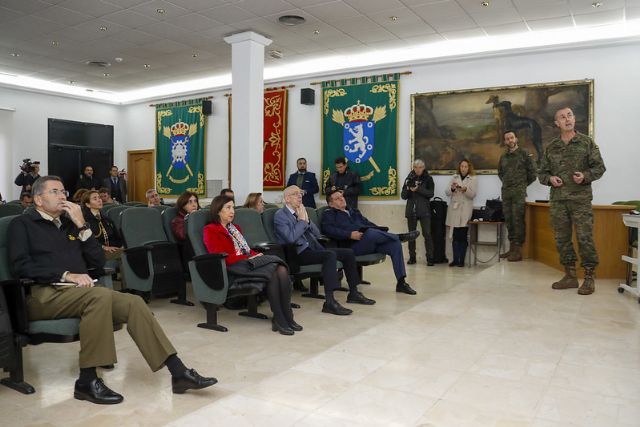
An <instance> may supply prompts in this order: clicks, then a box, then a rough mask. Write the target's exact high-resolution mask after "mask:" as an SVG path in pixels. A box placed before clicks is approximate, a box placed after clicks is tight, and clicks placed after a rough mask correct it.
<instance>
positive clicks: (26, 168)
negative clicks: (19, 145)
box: [20, 159, 40, 173]
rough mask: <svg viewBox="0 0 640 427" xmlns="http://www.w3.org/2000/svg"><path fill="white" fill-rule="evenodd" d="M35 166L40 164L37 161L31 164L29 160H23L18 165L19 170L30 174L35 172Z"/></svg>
mask: <svg viewBox="0 0 640 427" xmlns="http://www.w3.org/2000/svg"><path fill="white" fill-rule="evenodd" d="M36 165H38V166H40V162H39V161H37V160H36V161H33V162H32V161H31V159H24V160H23V161H22V164H21V165H20V170H21V171H22V172H24V173H30V172H33V171H34V170H35V166H36Z"/></svg>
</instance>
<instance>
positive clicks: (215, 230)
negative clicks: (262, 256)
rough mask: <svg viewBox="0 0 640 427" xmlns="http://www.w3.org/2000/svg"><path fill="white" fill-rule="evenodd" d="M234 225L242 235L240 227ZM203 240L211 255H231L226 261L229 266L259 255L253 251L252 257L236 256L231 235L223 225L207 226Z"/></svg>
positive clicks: (213, 224)
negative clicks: (223, 253) (222, 253)
mask: <svg viewBox="0 0 640 427" xmlns="http://www.w3.org/2000/svg"><path fill="white" fill-rule="evenodd" d="M233 225H235V226H236V228H237V229H238V231H239V232H240V233H241V234H242V230H241V229H240V226H238V225H236V224H233ZM202 239H203V240H204V245H205V246H206V247H207V251H208V252H209V253H221V252H225V253H227V254H228V255H229V256H228V257H226V258H225V259H224V260H225V262H226V263H227V266H230V265H231V264H235V263H236V262H238V261H240V260H243V259H247V258H249V257H250V256H253V255H257V254H258V252H256V251H254V250H253V249H252V250H251V255H236V248H235V246H234V245H233V239H232V238H231V234H229V232H228V231H227V229H226V228H225V227H224V226H223V225H222V224H215V223H212V224H207V225H206V226H205V227H204V230H203V235H202Z"/></svg>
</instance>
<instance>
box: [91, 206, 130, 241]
mask: <svg viewBox="0 0 640 427" xmlns="http://www.w3.org/2000/svg"><path fill="white" fill-rule="evenodd" d="M82 215H83V216H84V220H85V221H87V224H89V227H90V228H91V232H92V233H93V237H94V238H95V239H97V240H98V243H100V245H101V246H102V245H105V246H113V247H115V248H121V247H122V246H123V244H122V237H120V233H118V230H117V229H116V226H115V225H114V224H113V222H112V221H111V220H110V219H109V218H107V216H106V215H103V214H102V213H101V214H100V221H98V218H96V217H95V216H94V215H93V213H91V209H88V208H86V207H83V208H82ZM101 222H102V228H103V229H104V230H105V231H106V232H107V238H106V239H105V236H104V232H103V230H102V229H101V228H100V223H101ZM107 243H109V244H108V245H107Z"/></svg>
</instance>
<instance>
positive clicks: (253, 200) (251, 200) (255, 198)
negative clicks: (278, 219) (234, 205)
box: [242, 193, 264, 213]
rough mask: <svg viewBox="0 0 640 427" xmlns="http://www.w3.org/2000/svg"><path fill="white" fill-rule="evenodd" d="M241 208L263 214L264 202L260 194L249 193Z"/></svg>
mask: <svg viewBox="0 0 640 427" xmlns="http://www.w3.org/2000/svg"><path fill="white" fill-rule="evenodd" d="M242 207H243V208H251V209H255V210H257V211H258V212H260V213H262V212H264V200H263V199H262V193H249V195H248V196H247V200H245V202H244V205H242Z"/></svg>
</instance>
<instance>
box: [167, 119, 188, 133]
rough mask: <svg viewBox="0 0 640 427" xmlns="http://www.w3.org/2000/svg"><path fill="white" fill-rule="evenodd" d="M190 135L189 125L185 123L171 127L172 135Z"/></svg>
mask: <svg viewBox="0 0 640 427" xmlns="http://www.w3.org/2000/svg"><path fill="white" fill-rule="evenodd" d="M188 133H189V125H188V124H186V123H185V122H177V123H174V124H173V126H171V134H172V135H176V136H177V135H187V134H188Z"/></svg>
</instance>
